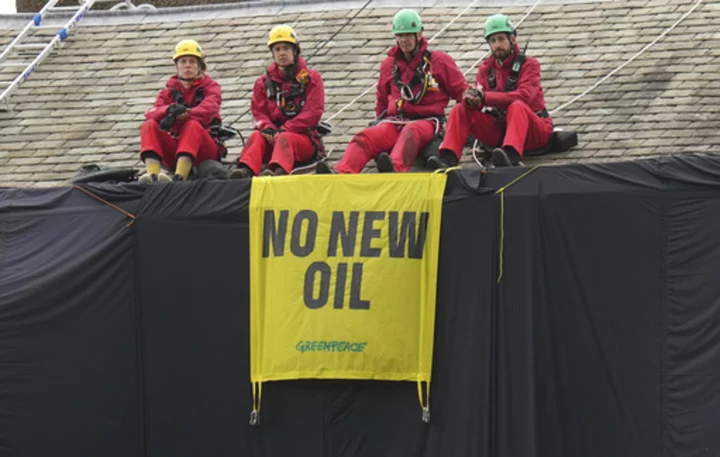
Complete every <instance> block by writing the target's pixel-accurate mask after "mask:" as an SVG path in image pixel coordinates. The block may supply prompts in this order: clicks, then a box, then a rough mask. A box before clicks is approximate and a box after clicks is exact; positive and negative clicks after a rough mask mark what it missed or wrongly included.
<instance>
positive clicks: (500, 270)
mask: <svg viewBox="0 0 720 457" xmlns="http://www.w3.org/2000/svg"><path fill="white" fill-rule="evenodd" d="M541 166H542V165H535V166H534V167H532V168H531V169H529V170H528V171H526V172H525V173H523V174H521V175H520V176H518V177H517V178H515V179H513V180H512V181H510V182H509V183H507V184H505V185H504V186H502V187H501V188H500V189H498V190H497V191H495V195H497V194H500V253H499V261H498V277H497V283H498V284H500V281H501V280H502V277H503V266H504V259H505V191H506V190H508V188H510V186H512V185H513V184H515V183H516V182H518V181H520V180H521V179H523V178H525V177H526V176H527V175H529V174H530V173H532V172H533V171H535V170H537V169H538V168H540V167H541Z"/></svg>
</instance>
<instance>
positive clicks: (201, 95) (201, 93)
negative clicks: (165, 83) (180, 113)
mask: <svg viewBox="0 0 720 457" xmlns="http://www.w3.org/2000/svg"><path fill="white" fill-rule="evenodd" d="M170 90H171V91H172V94H173V98H174V99H175V103H177V104H178V105H182V106H184V107H185V108H188V109H190V108H192V107H193V106H198V105H199V104H200V103H202V101H203V100H205V89H204V88H203V87H200V88H198V90H197V91H195V100H194V101H193V105H192V106H189V105H188V103H187V102H186V101H185V97H183V94H181V93H180V91H178V90H177V89H172V88H171V89H170Z"/></svg>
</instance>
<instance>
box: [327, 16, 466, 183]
mask: <svg viewBox="0 0 720 457" xmlns="http://www.w3.org/2000/svg"><path fill="white" fill-rule="evenodd" d="M392 27H393V28H392V33H393V35H395V40H396V46H394V47H393V48H392V49H390V51H388V56H387V57H386V58H385V59H384V60H383V61H382V63H381V64H380V78H379V81H378V85H377V93H376V101H375V115H376V121H373V124H375V125H372V124H371V125H372V126H371V127H368V128H365V129H363V130H362V131H360V132H359V133H358V134H357V135H355V137H354V138H353V139H352V140H351V141H350V144H349V145H348V147H347V149H346V150H345V154H344V155H343V157H342V158H341V159H340V162H338V164H337V165H336V166H335V168H334V170H333V168H331V166H330V165H329V164H328V163H326V162H319V163H318V165H317V172H318V173H331V172H333V171H335V172H339V173H359V172H360V171H361V170H362V169H363V167H364V166H365V164H367V162H368V161H369V160H370V159H375V163H376V164H377V168H378V171H380V172H392V171H408V170H409V169H410V167H411V165H412V163H413V161H414V160H415V158H416V157H417V156H418V153H419V152H420V151H421V150H423V149H424V148H425V147H426V146H427V145H428V144H429V143H430V142H431V141H432V140H433V138H434V137H435V136H436V135H437V134H438V133H439V132H440V131H441V130H442V127H443V123H444V118H445V107H446V106H447V104H448V102H449V101H450V98H453V99H455V100H456V101H458V102H461V101H462V95H463V93H464V91H465V90H466V89H467V87H468V84H467V82H466V81H465V77H464V76H463V74H462V72H461V71H460V69H458V67H457V65H456V64H455V61H454V60H453V59H452V57H450V56H449V55H447V54H445V53H443V52H441V51H432V52H431V51H430V50H428V41H427V39H425V37H423V36H422V31H423V25H422V21H421V20H420V16H419V15H418V14H417V13H416V12H415V11H412V10H409V9H403V10H400V11H399V12H398V13H397V14H395V17H394V18H393V25H392ZM388 151H389V154H388Z"/></svg>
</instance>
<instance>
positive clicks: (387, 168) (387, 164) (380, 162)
mask: <svg viewBox="0 0 720 457" xmlns="http://www.w3.org/2000/svg"><path fill="white" fill-rule="evenodd" d="M375 164H376V165H377V169H378V171H379V172H380V173H392V172H394V171H395V167H393V163H392V159H391V158H390V154H388V153H387V152H381V153H380V155H379V156H377V158H376V159H375Z"/></svg>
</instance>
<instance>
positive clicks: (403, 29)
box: [392, 9, 423, 35]
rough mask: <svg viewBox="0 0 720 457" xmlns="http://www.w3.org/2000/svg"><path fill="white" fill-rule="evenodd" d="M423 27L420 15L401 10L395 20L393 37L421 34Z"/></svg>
mask: <svg viewBox="0 0 720 457" xmlns="http://www.w3.org/2000/svg"><path fill="white" fill-rule="evenodd" d="M422 29H423V25H422V21H421V20H420V15H419V14H418V13H416V12H415V11H413V10H408V9H404V10H400V11H398V12H397V14H395V17H394V18H393V29H392V33H393V35H398V34H400V33H420V32H422Z"/></svg>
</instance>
